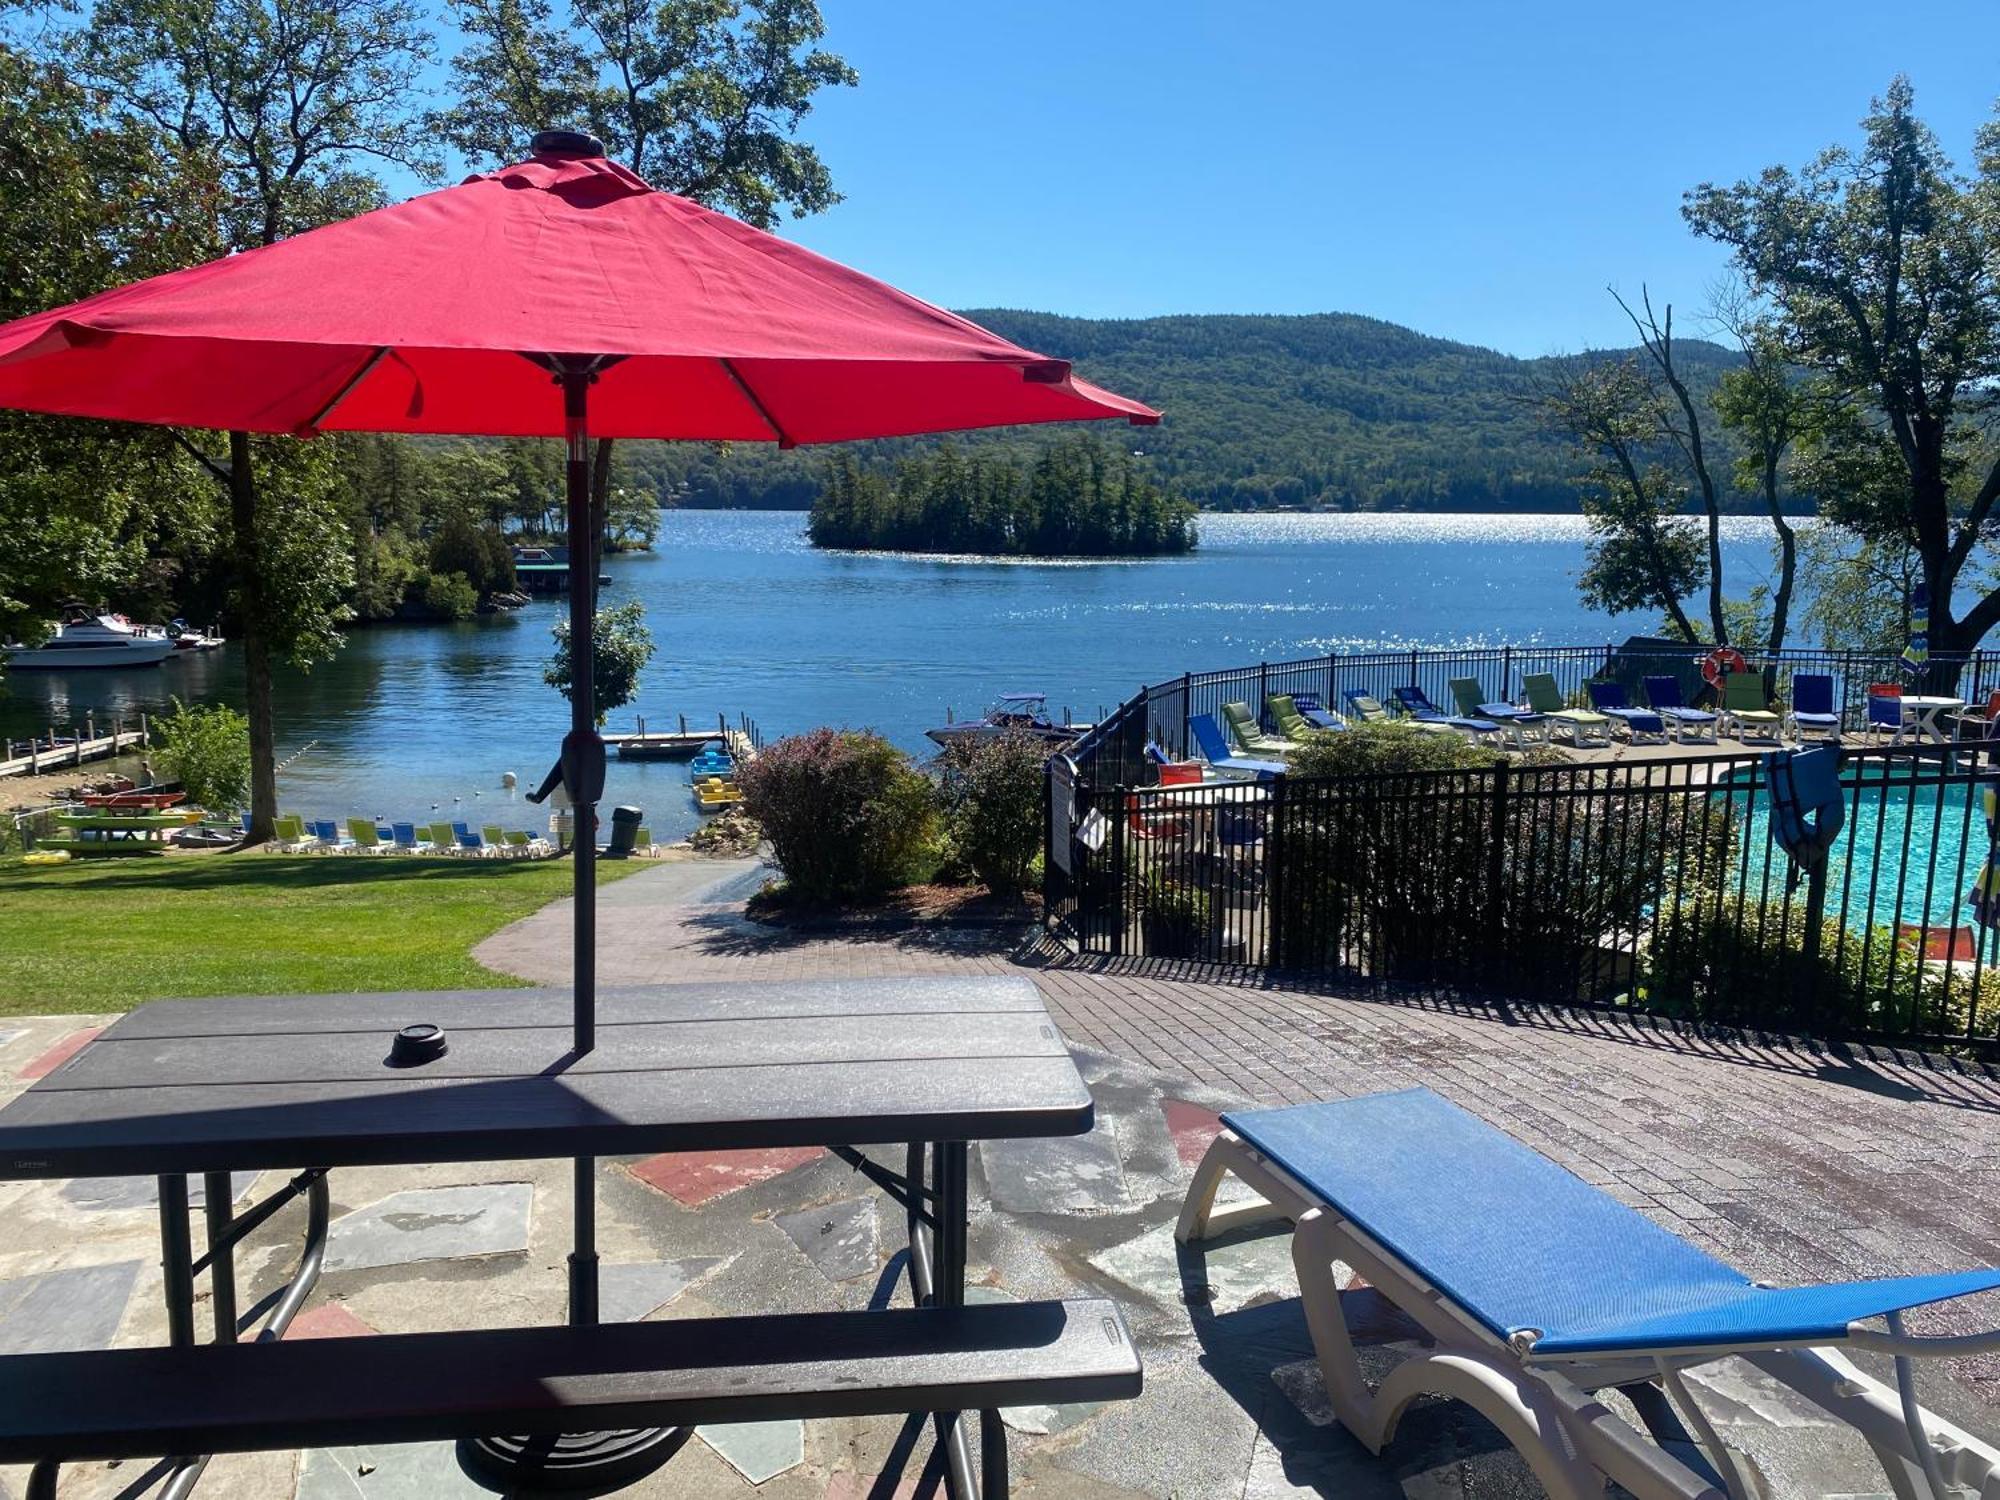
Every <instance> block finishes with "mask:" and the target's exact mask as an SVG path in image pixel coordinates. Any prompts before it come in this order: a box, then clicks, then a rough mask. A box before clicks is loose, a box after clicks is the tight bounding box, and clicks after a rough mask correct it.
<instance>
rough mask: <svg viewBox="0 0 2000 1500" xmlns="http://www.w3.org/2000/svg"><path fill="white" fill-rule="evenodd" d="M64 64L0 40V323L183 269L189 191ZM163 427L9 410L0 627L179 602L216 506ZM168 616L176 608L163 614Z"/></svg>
mask: <svg viewBox="0 0 2000 1500" xmlns="http://www.w3.org/2000/svg"><path fill="white" fill-rule="evenodd" d="M95 104H96V101H95V100H94V98H93V97H92V95H91V94H90V91H89V90H87V89H85V88H84V87H83V86H82V85H80V84H79V83H78V82H77V81H76V80H75V78H74V77H73V76H71V74H70V73H69V71H68V70H67V69H65V68H63V67H61V66H60V65H58V64H56V63H54V62H51V61H48V60H45V59H37V58H33V57H30V56H27V55H25V54H23V53H21V52H19V51H17V50H15V49H13V48H11V47H7V46H5V45H0V265H4V266H6V267H7V275H6V276H5V277H4V278H0V319H10V318H16V317H21V316H23V315H25V314H28V313H31V312H39V311H41V310H42V309H44V308H47V307H51V306H57V305H60V304H62V303H65V302H70V301H74V300H76V299H78V298H81V297H87V296H89V295H91V294H92V293H94V292H100V291H103V290H104V289H105V288H107V287H111V286H115V285H118V284H119V283H121V282H125V281H129V280H132V279H134V278H136V277H141V276H148V275H151V274H153V273H154V272H155V271H160V270H166V269H170V268H171V267H173V266H175V265H178V264H181V263H183V261H184V260H185V259H186V258H188V256H189V255H190V254H191V253H193V252H192V247H191V242H190V239H189V236H188V234H187V230H186V224H187V223H188V222H189V220H190V219H192V218H193V217H194V215H192V214H191V213H190V207H191V205H190V203H189V188H188V184H187V183H186V181H185V180H184V179H182V178H181V177H180V176H178V175H177V174H176V173H175V172H174V171H173V170H172V169H171V167H170V165H169V164H167V163H164V162H162V161H161V160H160V158H159V156H158V155H157V154H156V153H155V152H154V151H153V150H152V143H151V140H150V138H149V136H148V134H147V133H146V132H145V131H143V130H140V129H138V128H136V127H134V126H131V125H128V124H123V123H119V122H111V123H109V124H106V123H104V122H101V121H99V120H98V119H96V117H95ZM198 484H199V480H198V477H197V476H196V474H195V472H194V470H193V467H192V465H191V464H190V463H189V461H188V460H187V458H186V457H185V455H183V454H181V453H180V452H179V451H178V450H176V449H175V448H174V447H173V445H172V443H171V442H170V440H169V439H168V437H167V435H166V434H165V433H162V432H159V431H157V430H154V429H150V428H144V427H135V426H131V425H129V424H123V423H115V422H93V421H84V420H79V419H72V418H60V417H48V416H41V415H37V414H33V413H26V412H4V413H0V487H4V491H5V494H6V496H7V522H8V524H7V525H6V526H5V527H4V528H0V631H4V632H5V635H4V638H5V639H9V640H18V639H23V638H33V637H34V636H35V635H37V634H38V633H39V632H40V631H41V630H43V629H45V628H46V622H47V621H48V620H50V619H51V618H53V617H54V615H55V613H56V606H57V605H58V604H60V603H61V602H62V601H63V600H65V599H67V598H70V597H72V596H82V597H83V598H84V599H86V600H87V601H88V602H90V603H92V604H98V603H111V604H114V605H124V606H128V607H131V608H134V609H135V610H145V611H146V612H148V613H151V612H153V610H154V609H155V608H157V607H159V606H162V605H167V604H172V603H174V602H175V599H174V596H173V593H172V590H173V589H174V588H176V587H177V586H178V584H179V582H180V581H181V576H182V574H183V572H184V569H185V567H186V566H187V563H188V559H189V558H190V556H191V555H199V554H200V553H201V552H203V551H204V550H205V549H206V547H207V545H208V543H209V540H210V537H211V535H212V532H213V530H214V527H215V525H216V522H217V519H218V512H219V508H220V507H219V504H218V503H217V501H216V499H215V498H214V497H210V496H206V495H204V494H203V493H202V492H201V491H200V490H199V489H198V488H197V486H198ZM164 612H165V613H168V614H171V613H178V610H176V609H166V610H165V611H164Z"/></svg>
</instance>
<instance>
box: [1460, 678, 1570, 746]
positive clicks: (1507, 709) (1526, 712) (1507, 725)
mask: <svg viewBox="0 0 2000 1500" xmlns="http://www.w3.org/2000/svg"><path fill="white" fill-rule="evenodd" d="M1446 686H1447V687H1449V688H1450V689H1451V701H1452V703H1453V705H1454V706H1456V707H1457V709H1458V711H1459V713H1460V714H1461V715H1463V716H1464V717H1466V718H1468V719H1491V720H1492V721H1493V722H1494V723H1496V724H1498V725H1499V726H1500V727H1501V728H1502V729H1510V730H1512V731H1513V733H1514V742H1515V743H1516V744H1521V743H1524V742H1525V741H1527V740H1546V739H1548V737H1549V716H1548V715H1547V714H1538V713H1536V712H1535V711H1534V710H1533V709H1532V708H1517V707H1515V706H1514V705H1513V704H1511V703H1492V702H1488V701H1487V699H1486V694H1485V691H1484V689H1482V688H1481V687H1480V686H1479V679H1478V678H1477V677H1454V678H1452V679H1451V681H1450V682H1449V683H1447V684H1446Z"/></svg>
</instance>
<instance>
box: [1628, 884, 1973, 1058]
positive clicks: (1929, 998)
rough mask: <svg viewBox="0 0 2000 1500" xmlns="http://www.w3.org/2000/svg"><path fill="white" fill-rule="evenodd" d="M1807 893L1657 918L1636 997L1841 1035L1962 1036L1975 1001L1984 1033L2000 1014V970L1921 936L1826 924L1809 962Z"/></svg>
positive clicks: (1741, 1020) (1656, 1004) (1717, 1017)
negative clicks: (1938, 954)
mask: <svg viewBox="0 0 2000 1500" xmlns="http://www.w3.org/2000/svg"><path fill="white" fill-rule="evenodd" d="M1805 896H1806V888H1805V886H1804V885H1803V884H1801V885H1800V887H1799V888H1798V890H1797V891H1796V892H1795V893H1794V894H1793V897H1792V900H1791V902H1790V903H1789V905H1788V904H1787V903H1786V902H1784V901H1782V900H1770V901H1745V902H1743V903H1742V906H1741V908H1740V909H1739V908H1738V905H1737V903H1736V902H1735V901H1734V900H1731V899H1726V898H1725V899H1724V900H1722V901H1720V902H1707V903H1697V902H1685V903H1681V904H1679V905H1677V906H1674V907H1670V908H1668V909H1667V910H1664V911H1662V912H1661V913H1660V916H1659V919H1658V920H1657V921H1656V922H1655V924H1654V929H1653V935H1652V941H1651V942H1650V944H1649V945H1648V948H1647V953H1646V962H1645V966H1644V969H1643V971H1642V982H1641V989H1640V991H1639V993H1638V995H1637V996H1635V1000H1636V1001H1637V1003H1638V1004H1639V1005H1640V1006H1642V1007H1643V1008H1644V1009H1646V1010H1649V1011H1656V1012H1659V1013H1661V1014H1665V1015H1670V1016H1676V1017H1679V1018H1682V1019H1685V1020H1691V1021H1700V1022H1704V1023H1709V1024H1718V1025H1728V1026H1750V1027H1770V1028H1771V1029H1773V1030H1777V1031H1800V1032H1812V1033H1824V1034H1828V1035H1838V1034H1840V1033H1842V1032H1861V1031H1881V1032H1891V1033H1915V1034H1919V1035H1924V1034H1931V1035H1938V1034H1943V1035H1963V1034H1964V1033H1965V1030H1966V1021H1967V1017H1968V1014H1969V1013H1970V1012H1969V1007H1970V1006H1971V1005H1972V1004H1973V1003H1974V1001H1975V1000H1976V1001H1977V1005H1978V1015H1979V1023H1980V1024H1979V1025H1978V1027H1977V1032H1978V1034H1981V1035H1986V1036H1991V1035H1992V1034H1993V1032H1994V1028H1995V1023H1996V1021H1997V1020H2000V974H1996V973H1994V972H1993V971H1992V970H1991V969H1990V968H1984V967H1982V969H1981V970H1980V974H1979V985H1978V989H1977V992H1976V993H1975V990H1974V986H1973V978H1972V972H1971V966H1970V965H1953V964H1947V963H1938V962H1926V961H1924V960H1923V959H1922V958H1921V955H1920V953H1919V949H1918V943H1917V934H1916V932H1915V931H1914V930H1913V929H1909V928H1905V929H1903V930H1902V931H1900V932H1898V931H1897V930H1895V929H1894V928H1891V927H1887V926H1882V925H1877V926H1873V927H1870V928H1867V929H1866V930H1864V931H1861V932H1849V931H1847V930H1845V929H1844V928H1843V927H1842V926H1841V924H1840V922H1839V921H1838V920H1837V919H1836V918H1833V917H1823V918H1822V919H1821V921H1820V934H1819V951H1818V952H1817V953H1816V954H1814V955H1812V956H1811V957H1810V958H1809V957H1807V955H1806V952H1805V939H1806V935H1807V923H1806V912H1805Z"/></svg>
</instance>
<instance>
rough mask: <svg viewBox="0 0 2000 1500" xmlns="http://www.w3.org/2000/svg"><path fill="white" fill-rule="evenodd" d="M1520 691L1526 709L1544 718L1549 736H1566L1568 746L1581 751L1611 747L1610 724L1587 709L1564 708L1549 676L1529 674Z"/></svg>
mask: <svg viewBox="0 0 2000 1500" xmlns="http://www.w3.org/2000/svg"><path fill="white" fill-rule="evenodd" d="M1521 691H1522V693H1523V694H1524V695H1525V696H1526V698H1527V700H1528V707H1529V708H1531V709H1533V710H1534V711H1535V712H1536V713H1538V714H1546V715H1547V716H1548V720H1549V732H1550V734H1551V735H1555V734H1559V733H1563V732H1565V731H1567V732H1568V734H1569V738H1570V743H1571V744H1573V745H1575V746H1576V747H1577V749H1579V750H1582V749H1584V748H1586V747H1588V746H1590V745H1609V744H1610V743H1611V720H1610V718H1609V717H1608V716H1606V715H1604V714H1600V713H1593V712H1592V711H1591V710H1589V709H1587V708H1565V707H1564V706H1563V695H1562V689H1561V688H1559V687H1557V686H1556V679H1555V674H1554V673H1552V672H1529V673H1526V674H1524V675H1523V676H1522V678H1521Z"/></svg>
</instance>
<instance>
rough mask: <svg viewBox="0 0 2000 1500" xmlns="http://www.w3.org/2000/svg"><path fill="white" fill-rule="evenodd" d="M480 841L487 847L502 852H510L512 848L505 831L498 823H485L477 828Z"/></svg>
mask: <svg viewBox="0 0 2000 1500" xmlns="http://www.w3.org/2000/svg"><path fill="white" fill-rule="evenodd" d="M479 838H480V842H481V843H483V844H485V845H486V846H487V847H488V848H489V849H498V850H499V851H500V852H501V853H502V854H512V853H513V852H514V851H513V848H512V847H511V846H510V845H509V844H508V842H507V831H506V830H505V829H503V828H502V827H501V826H500V825H499V824H498V823H487V824H485V825H483V826H482V827H481V828H480V830H479Z"/></svg>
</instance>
